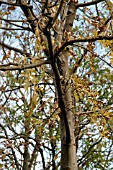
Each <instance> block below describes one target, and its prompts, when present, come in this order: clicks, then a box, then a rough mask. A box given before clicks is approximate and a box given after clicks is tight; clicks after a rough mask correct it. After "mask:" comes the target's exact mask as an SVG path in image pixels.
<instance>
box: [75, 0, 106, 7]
mask: <svg viewBox="0 0 113 170" xmlns="http://www.w3.org/2000/svg"><path fill="white" fill-rule="evenodd" d="M103 1H104V0H94V1H91V2H86V3H79V4H77V5H76V7H77V8H79V7H84V6H90V5H95V4H97V3H100V2H103Z"/></svg>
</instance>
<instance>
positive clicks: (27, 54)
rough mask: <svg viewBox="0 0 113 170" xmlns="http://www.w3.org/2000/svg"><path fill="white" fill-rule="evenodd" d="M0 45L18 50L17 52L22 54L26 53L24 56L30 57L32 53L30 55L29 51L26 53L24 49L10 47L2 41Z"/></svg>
mask: <svg viewBox="0 0 113 170" xmlns="http://www.w3.org/2000/svg"><path fill="white" fill-rule="evenodd" d="M0 45H1V46H2V47H5V48H7V49H9V50H13V51H16V52H18V53H20V54H22V55H26V57H29V58H31V57H32V55H31V54H30V53H27V52H25V51H23V50H20V49H18V48H15V47H11V46H10V45H7V44H5V43H4V42H0Z"/></svg>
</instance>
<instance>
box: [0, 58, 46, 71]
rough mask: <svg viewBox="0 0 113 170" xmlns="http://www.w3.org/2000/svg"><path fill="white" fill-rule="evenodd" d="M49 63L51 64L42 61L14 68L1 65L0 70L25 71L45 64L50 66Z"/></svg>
mask: <svg viewBox="0 0 113 170" xmlns="http://www.w3.org/2000/svg"><path fill="white" fill-rule="evenodd" d="M48 63H49V61H48V60H45V61H40V62H38V63H36V64H26V65H19V66H13V67H4V66H2V65H0V70H1V71H8V70H10V71H13V70H25V69H30V68H36V67H39V66H41V65H43V64H48Z"/></svg>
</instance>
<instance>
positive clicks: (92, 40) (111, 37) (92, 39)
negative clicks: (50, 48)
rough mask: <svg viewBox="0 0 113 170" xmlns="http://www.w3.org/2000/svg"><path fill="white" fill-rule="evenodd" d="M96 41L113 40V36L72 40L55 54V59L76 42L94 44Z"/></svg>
mask: <svg viewBox="0 0 113 170" xmlns="http://www.w3.org/2000/svg"><path fill="white" fill-rule="evenodd" d="M97 40H113V36H101V35H100V36H97V37H86V38H76V39H74V40H70V41H66V42H65V43H64V44H63V45H62V46H61V47H60V48H59V49H58V51H57V52H56V53H55V57H57V56H58V55H59V54H60V52H62V51H63V50H64V49H65V48H66V47H67V46H69V45H73V44H74V43H78V42H94V41H97Z"/></svg>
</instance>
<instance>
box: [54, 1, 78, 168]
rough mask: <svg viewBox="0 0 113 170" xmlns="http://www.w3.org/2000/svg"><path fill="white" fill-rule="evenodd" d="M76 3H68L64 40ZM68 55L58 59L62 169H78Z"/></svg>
mask: <svg viewBox="0 0 113 170" xmlns="http://www.w3.org/2000/svg"><path fill="white" fill-rule="evenodd" d="M76 3H77V1H70V2H69V4H68V11H67V15H66V21H65V25H64V30H63V31H64V37H63V38H62V41H63V42H65V41H67V39H68V38H69V35H71V32H72V26H73V21H74V18H75V13H76ZM68 56H69V54H68V50H66V49H65V50H64V52H62V54H61V55H59V56H58V60H57V65H58V70H59V73H60V83H61V92H60V91H59V90H58V94H59V96H58V98H59V106H60V108H61V122H60V127H61V170H64V169H65V170H77V169H78V167H77V158H76V146H75V136H74V131H73V129H74V114H73V104H72V98H71V89H70V80H69V72H68ZM57 84H58V83H57ZM58 88H59V87H58ZM61 96H62V97H61ZM61 98H62V99H61ZM63 107H64V108H63Z"/></svg>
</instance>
